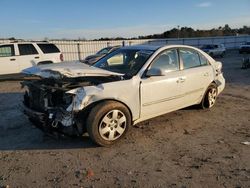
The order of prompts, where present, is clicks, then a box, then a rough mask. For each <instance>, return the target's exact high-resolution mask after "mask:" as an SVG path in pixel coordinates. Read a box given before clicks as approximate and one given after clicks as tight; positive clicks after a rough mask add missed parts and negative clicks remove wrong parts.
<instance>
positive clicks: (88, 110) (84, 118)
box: [79, 99, 133, 122]
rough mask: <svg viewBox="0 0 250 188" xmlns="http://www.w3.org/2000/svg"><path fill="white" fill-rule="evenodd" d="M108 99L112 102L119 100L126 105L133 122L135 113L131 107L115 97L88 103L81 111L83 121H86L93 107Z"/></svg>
mask: <svg viewBox="0 0 250 188" xmlns="http://www.w3.org/2000/svg"><path fill="white" fill-rule="evenodd" d="M107 101H110V102H118V103H120V104H122V105H123V106H125V107H126V108H127V109H128V111H129V113H130V116H131V122H133V114H132V111H131V109H130V108H129V107H128V106H127V105H126V104H125V103H123V102H121V101H119V100H115V99H103V100H100V101H96V102H93V103H91V104H90V105H88V106H87V107H86V108H84V109H82V110H81V111H80V112H79V115H80V119H82V121H84V122H85V121H86V119H87V117H88V115H89V113H90V111H91V109H92V108H93V107H94V106H96V105H97V104H100V103H103V102H107Z"/></svg>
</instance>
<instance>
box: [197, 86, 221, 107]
mask: <svg viewBox="0 0 250 188" xmlns="http://www.w3.org/2000/svg"><path fill="white" fill-rule="evenodd" d="M217 95H218V90H217V86H216V84H214V83H212V84H211V85H210V86H209V87H208V88H207V91H206V93H205V96H204V97H203V99H202V101H201V103H200V106H201V108H203V109H209V108H212V107H213V106H214V105H215V103H216V99H217Z"/></svg>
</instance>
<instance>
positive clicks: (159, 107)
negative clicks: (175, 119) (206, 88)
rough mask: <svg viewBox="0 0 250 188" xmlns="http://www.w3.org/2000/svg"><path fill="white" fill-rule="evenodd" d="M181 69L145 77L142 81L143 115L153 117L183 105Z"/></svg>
mask: <svg viewBox="0 0 250 188" xmlns="http://www.w3.org/2000/svg"><path fill="white" fill-rule="evenodd" d="M180 77H181V75H180V71H176V72H169V73H166V75H165V76H155V77H150V78H144V79H142V82H141V117H145V118H146V117H151V116H152V115H153V116H154V115H156V114H159V113H161V112H167V111H169V110H174V109H176V108H178V107H180V106H181V100H182V99H181V98H182V97H183V96H181V94H182V93H181V85H180V84H179V83H178V80H179V78H180Z"/></svg>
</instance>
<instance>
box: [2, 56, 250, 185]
mask: <svg viewBox="0 0 250 188" xmlns="http://www.w3.org/2000/svg"><path fill="white" fill-rule="evenodd" d="M241 58H242V56H239V55H238V54H237V53H236V52H229V53H228V54H227V55H226V57H225V58H223V59H221V61H222V62H223V65H224V73H225V77H226V79H227V85H226V89H225V91H224V92H223V94H222V95H220V97H219V98H218V101H217V105H216V106H215V107H214V108H213V109H211V110H208V111H202V110H199V109H196V108H189V109H184V110H180V111H177V112H173V113H170V114H167V115H164V116H161V117H158V118H154V119H152V120H150V121H146V122H144V123H141V124H139V125H137V126H136V127H132V128H131V129H130V132H129V133H128V135H127V137H126V138H125V139H124V140H122V141H121V142H120V143H118V144H117V145H115V146H113V147H111V148H103V147H97V146H96V145H94V144H93V143H92V142H91V141H90V140H89V138H88V137H87V136H85V137H83V138H75V139H69V138H64V139H59V140H56V139H52V138H49V137H45V136H44V135H43V134H42V133H41V132H40V131H39V130H37V129H36V128H34V127H32V126H31V124H30V123H29V121H28V120H27V119H26V117H25V116H24V115H23V114H22V113H21V112H20V109H19V107H18V106H19V104H20V101H21V98H22V91H21V89H20V86H19V83H18V82H1V83H0V187H1V186H2V187H5V186H9V187H183V188H184V187H209V188H211V187H213V188H215V187H250V146H249V145H244V144H242V143H241V142H244V141H250V69H248V70H242V69H240V67H241Z"/></svg>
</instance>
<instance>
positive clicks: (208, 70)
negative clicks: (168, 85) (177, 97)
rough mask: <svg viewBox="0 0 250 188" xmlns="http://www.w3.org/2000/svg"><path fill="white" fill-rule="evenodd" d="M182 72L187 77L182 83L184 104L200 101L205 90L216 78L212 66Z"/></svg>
mask: <svg viewBox="0 0 250 188" xmlns="http://www.w3.org/2000/svg"><path fill="white" fill-rule="evenodd" d="M181 72H182V75H183V77H184V78H185V80H184V81H183V82H182V83H180V84H181V89H182V94H183V95H184V97H183V101H182V103H183V104H184V105H189V104H195V103H200V102H201V99H202V97H203V95H204V92H205V91H206V89H207V88H208V86H209V85H210V84H211V83H212V82H213V79H214V71H213V68H212V66H211V65H208V66H201V67H195V68H190V69H186V70H182V71H181Z"/></svg>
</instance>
